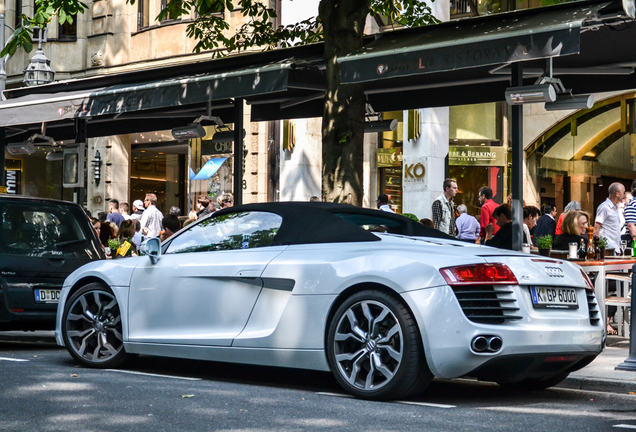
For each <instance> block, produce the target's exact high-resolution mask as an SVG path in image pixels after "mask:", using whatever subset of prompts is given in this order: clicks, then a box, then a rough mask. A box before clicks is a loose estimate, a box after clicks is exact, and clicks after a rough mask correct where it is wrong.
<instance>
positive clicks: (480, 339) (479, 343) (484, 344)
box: [470, 336, 488, 352]
mask: <svg viewBox="0 0 636 432" xmlns="http://www.w3.org/2000/svg"><path fill="white" fill-rule="evenodd" d="M470 347H471V348H472V349H473V351H475V352H484V351H486V350H487V349H488V339H486V338H485V337H484V336H476V337H474V338H473V341H472V342H471V343H470Z"/></svg>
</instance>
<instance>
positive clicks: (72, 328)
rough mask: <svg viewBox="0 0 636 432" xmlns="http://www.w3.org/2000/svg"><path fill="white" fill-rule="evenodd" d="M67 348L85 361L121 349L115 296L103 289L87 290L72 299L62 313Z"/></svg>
mask: <svg viewBox="0 0 636 432" xmlns="http://www.w3.org/2000/svg"><path fill="white" fill-rule="evenodd" d="M65 326H66V336H67V339H68V342H69V343H70V346H69V347H68V348H69V349H72V350H73V352H74V354H75V355H76V356H77V357H78V358H80V359H81V360H83V361H84V362H87V363H102V362H107V361H109V360H112V359H114V357H116V356H118V354H120V352H121V351H122V349H123V346H124V343H123V337H122V324H121V312H120V310H119V305H118V303H117V299H116V298H115V296H114V295H113V294H112V293H109V292H107V291H104V290H90V291H86V292H84V293H82V294H80V295H79V296H78V297H77V298H75V299H74V301H73V303H72V304H71V306H70V307H69V309H68V313H67V314H66V316H65Z"/></svg>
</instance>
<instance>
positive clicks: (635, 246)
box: [632, 236, 636, 257]
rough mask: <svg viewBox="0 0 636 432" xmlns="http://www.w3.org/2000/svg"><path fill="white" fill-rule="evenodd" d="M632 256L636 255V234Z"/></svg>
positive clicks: (633, 239) (633, 238)
mask: <svg viewBox="0 0 636 432" xmlns="http://www.w3.org/2000/svg"><path fill="white" fill-rule="evenodd" d="M632 257H636V236H632Z"/></svg>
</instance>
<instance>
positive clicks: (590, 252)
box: [587, 237, 596, 261]
mask: <svg viewBox="0 0 636 432" xmlns="http://www.w3.org/2000/svg"><path fill="white" fill-rule="evenodd" d="M595 258H596V249H594V242H593V241H592V237H590V240H589V241H588V243H587V260H588V261H594V259H595Z"/></svg>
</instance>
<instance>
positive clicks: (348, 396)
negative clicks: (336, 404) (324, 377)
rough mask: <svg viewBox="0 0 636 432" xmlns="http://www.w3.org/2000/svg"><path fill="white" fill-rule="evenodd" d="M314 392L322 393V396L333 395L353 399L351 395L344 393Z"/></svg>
mask: <svg viewBox="0 0 636 432" xmlns="http://www.w3.org/2000/svg"><path fill="white" fill-rule="evenodd" d="M316 394H318V395H322V396H335V397H341V398H348V399H353V396H351V395H348V394H344V393H329V392H316Z"/></svg>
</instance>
